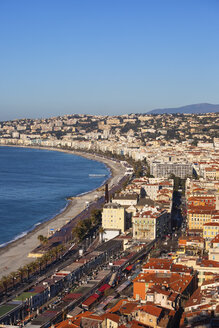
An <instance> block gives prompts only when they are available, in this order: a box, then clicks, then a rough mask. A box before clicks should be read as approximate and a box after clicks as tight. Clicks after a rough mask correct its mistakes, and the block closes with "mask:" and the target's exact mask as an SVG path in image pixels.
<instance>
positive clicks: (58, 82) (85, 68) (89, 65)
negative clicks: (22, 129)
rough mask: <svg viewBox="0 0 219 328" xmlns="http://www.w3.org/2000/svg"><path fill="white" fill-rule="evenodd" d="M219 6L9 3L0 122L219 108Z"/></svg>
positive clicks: (0, 13) (1, 22)
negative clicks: (203, 105) (187, 107)
mask: <svg viewBox="0 0 219 328" xmlns="http://www.w3.org/2000/svg"><path fill="white" fill-rule="evenodd" d="M217 9H218V3H217V2H216V1H211V3H209V2H207V1H193V2H192V3H191V1H187V0H186V1H179V2H177V3H176V2H175V1H171V0H168V1H165V3H164V2H163V1H161V0H157V1H140V0H139V1H137V2H134V1H122V0H120V1H110V2H109V1H106V2H102V1H82V2H78V1H68V0H66V1H65V2H64V3H63V2H61V1H50V0H48V1H46V2H45V1H37V2H34V1H32V2H29V1H19V2H17V1H13V0H12V1H10V2H9V1H2V2H1V3H0V27H1V28H0V30H1V40H2V41H1V46H2V52H1V64H0V65H1V77H2V79H1V82H0V88H1V91H2V92H1V97H0V108H1V111H0V112H1V115H0V120H1V121H2V120H10V119H16V118H18V119H19V118H22V117H27V118H39V117H51V116H59V115H65V114H74V113H79V114H80V113H82V114H93V115H95V114H96V115H116V114H119V115H122V114H126V113H146V112H147V111H150V110H152V109H156V108H165V107H179V106H183V105H188V104H195V103H204V102H208V103H214V104H217V103H219V97H218V93H217V87H218V82H219V80H218V76H219V74H218V73H219V68H218V65H217V58H218V54H219V46H218V42H217V40H218V30H219V23H218V20H217Z"/></svg>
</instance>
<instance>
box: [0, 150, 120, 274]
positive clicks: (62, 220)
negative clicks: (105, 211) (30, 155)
mask: <svg viewBox="0 0 219 328" xmlns="http://www.w3.org/2000/svg"><path fill="white" fill-rule="evenodd" d="M41 149H45V148H41ZM46 149H49V148H46ZM49 150H53V151H54V150H56V151H59V149H49ZM60 151H64V150H61V149H60ZM66 152H68V153H71V154H75V155H78V156H84V157H86V158H88V159H91V160H96V161H99V162H103V163H105V164H106V165H107V166H108V167H109V168H110V170H111V177H110V179H109V180H108V183H109V187H110V188H111V187H112V186H114V185H117V184H118V182H119V181H120V180H121V179H122V178H123V177H124V174H125V168H124V167H123V166H122V165H121V164H120V163H117V162H114V161H112V160H110V159H106V158H103V157H100V156H98V155H93V154H89V153H80V152H76V151H66ZM103 194H104V191H103V190H102V191H101V190H98V189H97V190H93V191H91V192H88V193H86V194H84V195H81V196H78V197H74V198H73V199H72V200H70V201H69V204H68V206H67V207H66V209H65V210H64V211H63V212H61V213H60V214H58V215H57V216H55V217H54V218H52V219H51V220H49V221H47V222H44V223H42V224H40V225H38V226H37V227H36V228H35V229H34V230H32V231H31V232H29V233H28V234H27V235H25V236H24V237H22V238H20V239H18V240H16V241H13V242H12V243H9V244H8V245H6V246H5V247H2V248H1V249H0V278H1V277H2V276H5V275H8V274H9V273H10V272H13V271H16V270H17V269H18V268H20V267H21V266H24V265H26V264H28V263H30V262H32V261H33V260H34V259H33V258H28V254H29V252H30V251H32V250H33V249H34V248H36V247H37V246H38V245H39V241H38V239H37V237H38V236H39V235H44V236H47V235H48V231H49V230H50V229H54V230H58V229H60V228H61V227H62V226H63V225H65V224H66V223H67V222H68V221H70V220H72V219H74V217H75V216H77V215H78V214H79V213H80V212H82V211H83V210H84V208H85V205H86V202H92V201H94V200H95V199H96V198H97V197H98V198H99V197H101V196H102V195H103Z"/></svg>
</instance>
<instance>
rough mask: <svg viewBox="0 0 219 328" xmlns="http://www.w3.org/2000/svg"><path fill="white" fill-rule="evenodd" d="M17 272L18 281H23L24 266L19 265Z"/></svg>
mask: <svg viewBox="0 0 219 328" xmlns="http://www.w3.org/2000/svg"><path fill="white" fill-rule="evenodd" d="M18 273H19V275H20V282H21V283H22V282H23V278H24V274H25V273H26V269H25V267H20V268H19V269H18Z"/></svg>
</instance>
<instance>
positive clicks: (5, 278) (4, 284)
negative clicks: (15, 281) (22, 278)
mask: <svg viewBox="0 0 219 328" xmlns="http://www.w3.org/2000/svg"><path fill="white" fill-rule="evenodd" d="M9 283H10V278H9V277H8V276H3V277H2V279H1V285H2V287H3V288H4V290H5V293H7V290H8V285H9Z"/></svg>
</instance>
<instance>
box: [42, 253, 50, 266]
mask: <svg viewBox="0 0 219 328" xmlns="http://www.w3.org/2000/svg"><path fill="white" fill-rule="evenodd" d="M50 258H51V257H50V254H49V253H48V252H47V253H46V254H44V255H43V257H42V259H43V261H44V262H45V264H46V267H47V264H48V261H49V260H50Z"/></svg>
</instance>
